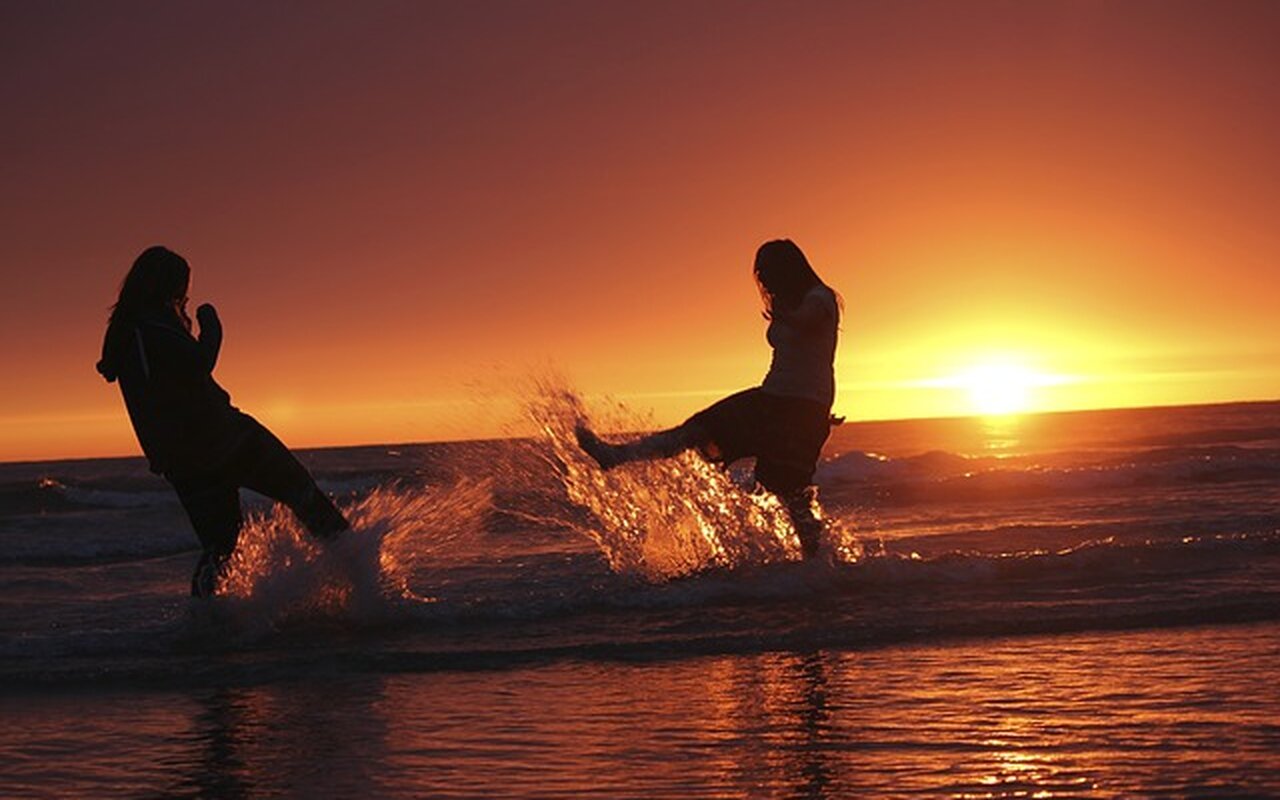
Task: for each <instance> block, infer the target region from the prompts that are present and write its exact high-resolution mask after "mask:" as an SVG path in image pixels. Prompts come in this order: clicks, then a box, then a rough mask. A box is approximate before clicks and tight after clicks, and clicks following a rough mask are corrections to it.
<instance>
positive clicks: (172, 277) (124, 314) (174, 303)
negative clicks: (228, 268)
mask: <svg viewBox="0 0 1280 800" xmlns="http://www.w3.org/2000/svg"><path fill="white" fill-rule="evenodd" d="M190 282H191V267H190V265H188V264H187V260H186V259H185V258H183V257H182V256H180V255H178V254H177V253H175V252H173V251H172V250H170V249H169V248H167V247H161V246H159V245H156V246H154V247H148V248H147V249H146V250H143V251H142V255H140V256H138V257H137V259H135V260H134V262H133V266H132V267H131V268H130V269H129V274H128V275H125V276H124V281H123V282H122V283H121V284H120V297H119V298H118V299H117V300H116V303H115V305H113V306H112V307H111V322H113V323H114V322H125V321H135V320H137V319H139V318H140V317H142V316H144V315H147V314H153V313H156V312H158V311H164V310H167V309H173V310H174V312H175V313H177V314H178V316H179V318H181V319H182V322H183V324H185V325H187V327H190V326H191V320H190V319H189V318H187V317H186V314H185V312H184V311H183V310H182V306H181V305H180V302H179V301H181V300H182V298H183V296H184V295H186V292H187V286H188V285H189V284H190Z"/></svg>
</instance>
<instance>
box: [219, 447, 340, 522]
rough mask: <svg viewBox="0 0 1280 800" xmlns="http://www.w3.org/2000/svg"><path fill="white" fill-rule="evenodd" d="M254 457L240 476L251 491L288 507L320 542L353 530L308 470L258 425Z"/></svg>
mask: <svg viewBox="0 0 1280 800" xmlns="http://www.w3.org/2000/svg"><path fill="white" fill-rule="evenodd" d="M258 429H259V430H258V431H257V432H256V434H255V436H254V439H255V441H254V442H253V444H252V445H251V447H252V450H253V452H252V458H251V460H249V463H248V465H247V467H246V469H245V473H244V475H243V476H242V477H241V483H242V485H243V486H245V487H246V488H248V489H252V490H253V491H255V492H258V493H259V494H263V495H266V496H267V497H270V498H271V499H273V500H276V501H279V502H281V503H284V504H285V505H286V506H288V507H289V509H290V510H291V511H293V513H294V514H296V515H297V517H298V519H299V520H301V521H302V524H303V525H304V526H305V527H306V529H307V531H308V532H310V533H311V535H312V536H314V537H316V538H317V539H325V540H328V539H332V538H334V537H335V536H337V535H338V534H339V533H341V532H343V531H345V530H347V529H348V528H350V527H351V524H350V523H349V522H347V518H346V517H344V516H343V515H342V512H341V511H339V510H338V509H337V507H336V506H335V505H334V504H333V501H332V500H330V499H329V498H328V496H327V495H325V493H324V492H322V491H321V490H320V487H319V486H316V482H315V479H314V478H312V477H311V473H310V472H307V468H306V467H304V466H302V464H301V463H299V461H298V459H297V458H295V457H294V455H293V453H290V452H289V448H287V447H285V446H284V443H283V442H281V441H280V440H279V439H277V438H276V437H275V435H274V434H273V433H271V431H269V430H267V429H266V428H264V427H262V426H261V425H258Z"/></svg>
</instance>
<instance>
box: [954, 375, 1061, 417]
mask: <svg viewBox="0 0 1280 800" xmlns="http://www.w3.org/2000/svg"><path fill="white" fill-rule="evenodd" d="M958 383H959V385H960V386H962V387H963V388H964V389H965V390H966V391H968V393H969V402H970V403H971V404H972V405H973V409H974V410H975V411H977V412H978V413H979V414H985V415H995V414H1015V413H1018V412H1022V411H1026V410H1027V409H1028V407H1029V405H1030V402H1031V390H1032V388H1033V387H1035V386H1037V385H1040V384H1042V383H1044V380H1043V378H1042V377H1041V376H1040V375H1037V374H1036V373H1034V372H1032V371H1031V370H1029V369H1026V368H1025V367H1021V366H1019V365H1017V364H1001V363H990V364H981V365H979V366H976V367H974V368H972V369H970V370H968V371H967V372H964V373H962V374H961V375H960V376H959V378H958Z"/></svg>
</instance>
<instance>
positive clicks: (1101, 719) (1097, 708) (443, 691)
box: [0, 389, 1280, 797]
mask: <svg viewBox="0 0 1280 800" xmlns="http://www.w3.org/2000/svg"><path fill="white" fill-rule="evenodd" d="M579 413H584V412H583V410H582V409H581V407H580V404H579V403H578V402H577V400H576V398H574V397H573V395H572V394H570V393H567V392H564V391H562V390H555V389H551V390H547V391H545V392H544V393H543V394H541V395H539V397H538V398H536V400H535V402H533V403H531V414H532V417H533V419H534V420H535V422H537V423H538V424H539V425H540V426H541V431H542V433H541V435H540V436H539V437H537V438H536V439H534V440H526V441H513V442H488V443H470V444H465V443H464V444H456V445H413V446H403V447H397V448H345V449H334V450H323V451H313V452H309V453H304V454H302V455H303V459H304V460H305V461H306V462H307V463H308V464H309V465H310V466H311V468H312V469H313V470H314V471H315V473H316V474H317V476H318V477H319V478H320V480H321V483H322V485H323V486H325V488H326V489H328V490H329V491H331V492H334V493H335V494H336V495H337V496H338V497H339V498H340V501H341V502H342V504H343V505H344V506H345V507H346V508H347V509H348V511H349V512H350V513H351V515H352V517H353V521H354V522H355V530H354V532H353V533H352V534H351V535H350V536H349V537H347V539H346V540H345V541H344V542H343V543H342V544H341V546H339V547H333V548H324V547H321V546H319V545H317V544H316V543H314V542H312V541H311V540H310V539H309V538H308V537H306V535H305V534H303V533H301V532H300V531H299V530H298V529H297V527H296V524H295V523H294V522H293V520H292V519H291V517H290V516H289V515H288V514H287V513H285V512H281V511H280V510H278V509H277V510H273V509H272V508H271V507H270V506H268V505H267V504H264V503H262V502H261V500H260V499H259V500H256V501H253V500H251V503H252V505H253V507H254V508H255V509H256V513H257V514H258V517H257V518H256V519H257V521H256V522H255V523H254V524H253V525H251V526H250V527H249V528H248V529H247V530H246V531H245V534H244V538H243V539H242V542H241V551H240V555H239V557H238V560H237V563H236V566H235V569H234V570H233V573H232V575H231V577H230V579H229V580H228V582H227V583H226V585H225V586H224V589H223V591H222V594H221V596H220V597H219V598H217V599H216V600H214V601H212V602H193V601H190V600H188V599H187V598H186V597H185V591H186V582H187V576H188V574H189V570H190V567H191V564H192V562H193V561H194V558H195V554H194V550H193V547H194V542H193V539H192V536H191V534H190V531H189V529H188V528H187V527H186V525H185V522H184V520H183V518H182V516H181V511H180V509H179V508H178V507H177V504H176V502H175V501H174V500H173V498H172V496H171V494H170V493H169V492H168V491H167V489H166V487H165V485H164V484H163V483H162V482H160V481H158V480H157V479H155V478H153V477H151V476H148V475H147V474H146V472H145V470H144V469H143V467H142V465H141V463H140V461H138V460H96V461H86V462H59V463H50V464H8V465H0V706H3V710H4V714H3V718H4V719H5V721H6V722H8V723H9V724H8V725H6V726H4V728H3V729H0V795H3V796H6V797H9V796H15V797H17V796H108V795H120V796H175V795H176V796H232V797H235V796H245V797H249V796H255V797H256V796H275V795H306V796H312V795H315V796H405V797H408V796H424V795H427V796H468V797H475V796H514V797H561V796H565V795H571V794H572V795H581V794H595V795H598V796H608V797H616V796H634V797H690V796H709V797H715V796H726V797H729V796H732V797H739V796H765V797H772V796H801V797H824V796H827V797H847V796H919V795H923V796H948V797H1032V796H1039V797H1081V796H1084V797H1131V796H1203V797H1220V796H1240V797H1256V796H1280V779H1277V778H1276V775H1277V774H1280V727H1277V723H1276V722H1275V720H1277V719H1280V691H1278V690H1277V689H1276V688H1275V687H1276V686H1277V685H1280V488H1277V487H1278V486H1280V484H1278V483H1277V478H1280V404H1246V405H1234V406H1213V407H1194V408H1184V409H1149V410H1138V411H1116V412H1091V413H1085V414H1071V415H1050V416H1045V417H1028V418H1024V419H1021V420H1004V421H1000V422H998V423H997V422H990V421H986V422H984V421H980V420H956V421H915V422H898V423H865V424H860V425H846V426H844V427H843V428H841V429H839V430H837V432H836V434H835V435H834V436H833V438H832V441H831V442H830V443H829V447H828V452H827V455H826V459H825V461H824V463H823V465H822V466H821V468H820V470H819V474H818V482H819V484H820V486H821V489H822V499H823V505H824V508H825V512H826V513H827V515H828V518H829V536H828V540H827V546H826V558H825V559H824V560H823V561H821V562H819V563H812V562H810V563H801V562H799V561H798V560H797V558H798V543H797V542H796V541H795V537H794V533H793V532H792V531H791V530H790V528H789V526H788V524H787V522H786V519H785V515H781V514H779V513H778V511H779V509H778V508H777V506H776V503H774V501H773V500H772V499H771V498H769V497H768V496H767V495H757V494H753V493H752V492H751V491H749V480H748V478H749V476H748V475H747V474H746V473H743V472H742V471H740V470H739V471H735V472H732V473H728V474H726V473H721V472H719V471H716V470H714V469H713V468H711V467H709V466H708V465H706V464H703V463H702V462H700V461H698V460H697V459H696V458H694V457H692V456H688V457H685V458H682V459H679V460H676V461H673V462H670V463H667V464H662V465H653V466H644V467H637V468H635V469H631V468H627V469H625V470H622V471H616V472H611V473H609V474H607V475H605V474H602V473H600V472H599V471H598V470H595V469H594V468H593V467H592V466H591V464H590V463H588V462H587V461H585V459H583V458H582V457H581V455H580V454H579V453H577V451H576V450H575V449H574V448H572V447H571V446H570V445H569V439H568V436H569V432H570V430H571V427H572V424H573V421H574V418H575V416H576V415H577V414H579ZM632 421H633V419H632V418H629V417H628V416H627V415H626V413H625V412H623V411H619V410H617V409H612V410H606V413H604V414H601V415H599V416H598V417H597V418H596V419H595V422H596V423H597V424H603V425H604V427H605V429H606V430H607V429H608V428H609V425H610V424H612V425H613V426H615V427H616V428H626V426H627V425H628V423H629V422H632Z"/></svg>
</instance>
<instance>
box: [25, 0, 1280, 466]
mask: <svg viewBox="0 0 1280 800" xmlns="http://www.w3.org/2000/svg"><path fill="white" fill-rule="evenodd" d="M1278 41H1280V4H1276V3H1266V2H1257V3H1244V2H1198V3H1183V2H1163V1H1162V2H1139V1H1126V2H1035V3H1025V2H954V1H952V0H947V1H946V2H832V3H812V2H800V3H792V2H776V3H774V2H769V3H765V2H729V3H724V2H702V1H699V2H692V3H690V2H672V3H654V2H642V3H641V2H637V3H618V2H594V1H591V2H527V3H526V2H457V3H433V2H405V3H359V4H357V3H321V2H306V3H302V2H297V3H283V2H237V3H223V2H219V3H189V2H178V3H172V2H112V3H95V2H83V3H73V2H57V3H19V2H12V1H11V0H6V1H5V2H3V3H0V62H2V64H3V69H0V104H2V105H3V108H4V109H5V123H4V125H3V126H0V152H2V153H3V160H2V161H0V165H2V166H0V270H2V273H0V274H3V280H4V291H3V292H2V293H0V369H2V370H3V374H4V376H5V379H4V384H5V391H4V392H3V393H0V460H15V459H36V458H53V457H71V456H101V455H127V454H134V453H136V452H137V445H136V443H135V441H134V439H133V434H132V432H131V430H130V428H129V425H128V421H127V419H126V417H125V414H124V409H123V405H122V403H121V401H120V398H119V393H118V391H117V390H116V388H115V387H114V386H110V385H108V384H106V383H104V382H103V381H102V380H101V379H100V378H99V377H98V376H97V375H96V374H95V373H94V371H93V363H94V361H95V360H96V359H97V351H98V349H99V346H100V343H101V336H102V332H103V329H104V326H105V321H106V314H107V308H108V306H109V305H110V304H111V303H112V302H113V300H114V295H115V293H116V291H117V289H118V286H119V282H120V279H121V278H122V277H123V275H124V273H125V271H126V270H127V268H128V266H129V264H130V262H131V261H132V259H133V258H134V257H135V256H136V255H137V254H138V253H139V252H140V251H141V250H142V249H143V248H144V247H146V246H148V245H151V244H157V243H162V244H165V245H167V246H169V247H172V248H173V249H175V250H177V251H178V252H180V253H182V254H183V255H185V256H186V257H187V258H188V260H189V261H190V262H191V264H192V267H193V270H194V282H193V286H192V289H191V297H192V301H193V303H199V302H204V301H212V302H214V303H215V304H216V305H217V306H218V309H219V311H220V312H221V315H222V318H223V322H224V325H225V326H226V343H225V346H224V349H223V354H222V360H221V363H220V365H219V367H218V370H217V373H216V375H217V377H218V379H219V381H220V382H221V383H222V384H223V385H224V386H225V387H226V388H227V389H228V390H229V391H230V392H231V394H232V397H233V399H234V400H235V402H236V403H237V405H239V406H240V407H242V408H244V409H245V410H247V411H249V412H250V413H252V414H254V415H255V416H258V417H259V418H260V419H262V420H263V421H264V422H266V423H267V424H268V425H269V426H270V427H271V428H272V429H274V430H276V431H277V432H278V433H280V435H281V436H282V438H284V439H285V441H287V442H289V443H290V444H291V445H294V446H310V445H331V444H351V443H365V442H400V441H421V440H431V439H440V438H469V437H480V436H496V435H504V434H508V433H518V432H520V428H519V425H518V424H516V423H517V420H518V414H517V408H518V405H519V402H520V400H521V398H522V397H523V396H524V393H526V392H527V391H528V388H527V387H528V382H529V380H530V378H531V376H539V375H545V374H547V373H549V372H557V373H559V374H562V375H564V376H565V377H566V378H567V379H568V380H569V381H570V383H571V384H572V385H573V386H574V387H576V388H577V389H578V390H580V391H582V392H583V393H585V394H586V395H588V396H589V397H601V396H612V397H615V398H618V399H621V400H623V401H625V402H627V403H628V404H629V405H632V406H634V407H636V408H638V409H642V410H651V411H652V412H653V418H654V419H655V421H657V422H659V423H666V422H674V421H677V420H679V419H681V418H683V417H684V416H687V415H688V414H689V413H691V412H692V411H695V410H696V409H697V408H699V407H701V406H702V405H705V404H706V403H707V402H709V401H710V400H712V399H714V398H715V397H717V396H719V395H721V394H724V393H727V392H729V391H733V390H736V389H739V388H743V387H745V386H749V385H753V384H756V383H758V382H759V380H760V378H761V377H762V376H763V374H764V371H765V368H766V367H767V364H768V357H769V352H768V347H767V345H766V343H765V341H764V324H765V323H764V322H763V320H762V319H761V317H760V313H759V311H760V303H759V299H758V296H757V294H756V289H755V286H754V285H753V283H752V281H751V278H750V262H751V257H752V254H753V253H754V250H755V248H756V247H757V246H758V245H759V244H760V243H761V242H762V241H764V240H766V239H769V238H775V237H779V236H788V237H791V238H793V239H795V240H796V242H797V243H799V244H800V245H801V247H803V248H804V249H805V251H806V252H807V253H808V255H809V257H810V259H811V260H812V261H813V263H814V266H815V268H816V269H817V270H818V272H819V273H820V274H821V275H822V276H823V277H824V278H825V279H826V280H827V281H828V282H829V283H830V284H832V285H833V286H834V287H835V288H836V289H837V290H839V291H840V292H841V293H842V295H843V297H844V302H845V318H844V323H843V327H842V339H841V344H840V349H839V353H838V360H837V379H838V384H839V394H838V397H837V400H836V411H837V412H838V413H843V414H847V415H848V416H849V417H851V418H853V419H877V418H894V417H913V416H943V415H956V414H969V413H973V412H974V411H975V409H974V408H973V406H972V403H971V402H970V400H969V398H968V397H967V395H966V392H965V391H964V388H963V387H962V386H960V385H958V383H957V382H956V381H954V380H952V379H951V377H950V376H956V375H961V374H965V371H966V370H973V369H975V368H980V367H981V366H982V365H983V364H984V363H989V362H991V361H993V360H995V361H1014V362H1017V363H1019V364H1022V365H1024V367H1025V368H1026V369H1027V370H1029V371H1031V372H1034V373H1035V374H1036V375H1040V376H1048V377H1049V378H1050V379H1046V380H1044V381H1043V384H1042V385H1037V386H1035V387H1032V389H1031V390H1030V391H1031V392H1032V395H1033V396H1032V397H1031V398H1030V400H1029V403H1030V407H1031V408H1032V409H1034V410H1054V409H1067V408H1091V407H1107V406H1122V405H1162V404H1174V403H1191V402H1212V401H1228V400H1244V399H1274V398H1277V397H1280V337H1278V336H1277V334H1280V322H1278V321H1277V319H1278V314H1277V312H1278V311H1280V224H1278V223H1277V219H1276V211H1277V209H1280V150H1278V149H1277V142H1280V57H1277V54H1276V53H1277V51H1276V43H1277V42H1278Z"/></svg>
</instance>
